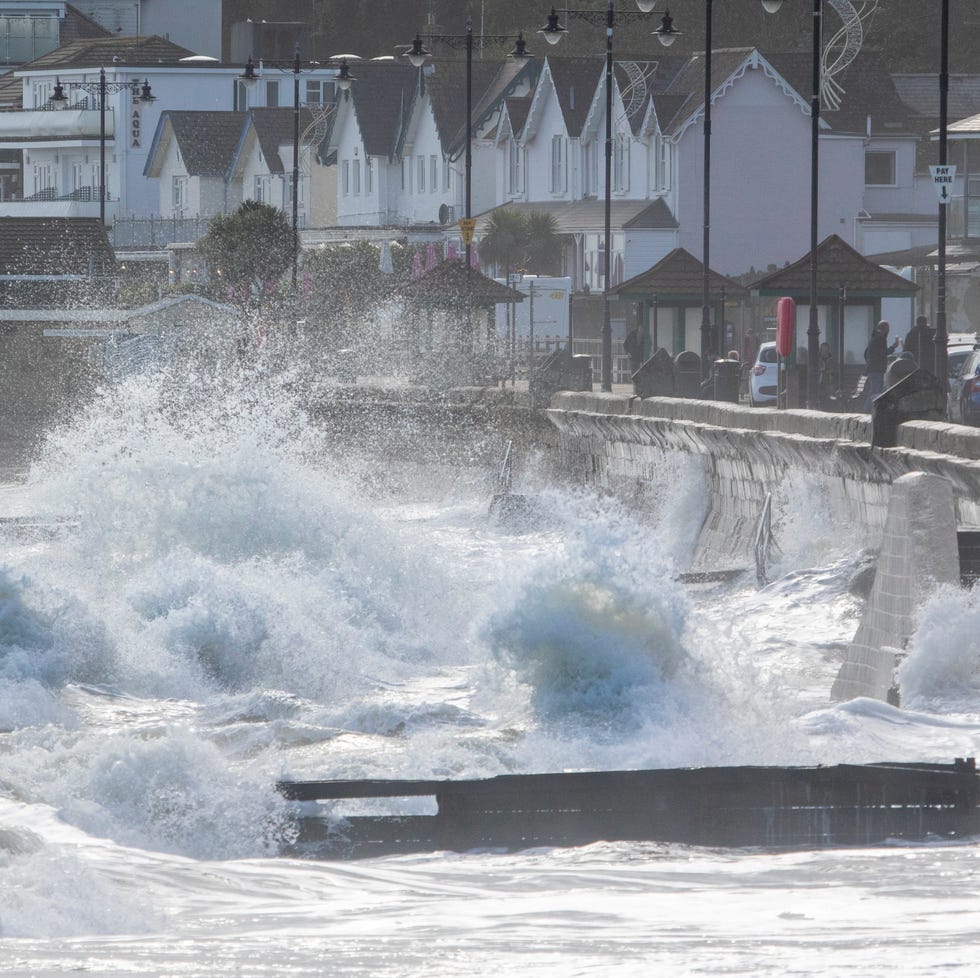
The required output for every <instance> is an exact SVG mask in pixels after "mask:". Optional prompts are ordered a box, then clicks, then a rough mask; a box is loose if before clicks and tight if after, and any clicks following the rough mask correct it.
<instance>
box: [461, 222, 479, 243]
mask: <svg viewBox="0 0 980 978" xmlns="http://www.w3.org/2000/svg"><path fill="white" fill-rule="evenodd" d="M459 230H460V232H461V233H462V235H463V244H464V245H468V244H473V232H474V231H475V230H476V218H475V217H461V218H460V219H459Z"/></svg>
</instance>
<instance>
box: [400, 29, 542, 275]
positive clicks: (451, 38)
mask: <svg viewBox="0 0 980 978" xmlns="http://www.w3.org/2000/svg"><path fill="white" fill-rule="evenodd" d="M512 36H513V35H507V34H481V35H480V36H479V38H478V39H474V36H473V18H472V17H467V18H466V33H465V34H431V35H429V41H430V42H432V41H441V42H443V43H445V44H448V45H449V46H450V47H454V48H455V47H458V46H459V45H460V44H462V45H463V47H464V48H465V49H466V140H465V146H464V149H463V152H464V163H463V185H464V192H463V208H464V212H465V213H464V218H465V221H466V224H465V225H464V226H463V247H464V249H465V262H466V275H467V281H469V274H470V264H471V259H472V256H473V250H472V249H473V48H474V45H476V46H479V47H481V48H482V47H485V46H486V45H487V44H500V43H503V42H507V41H509V40H510V39H511V37H512ZM429 56H430V55H429V52H428V51H427V50H426V49H425V47H424V46H423V45H422V38H421V36H420V35H419V34H416V35H415V40H414V41H412V45H411V47H410V48H409V49H408V51H406V52H405V55H404V57H406V58H408V60H409V61H411V63H412V64H413V65H414V66H415V67H416V68H421V67H422V65H424V64H425V60H426V58H428V57H429ZM508 57H510V58H512V59H513V60H514V61H515V62H516V63H518V64H523V63H524V62H526V61H527V60H528V59H529V58H530V57H531V55H530V54H528V52H527V50H526V45H525V42H524V35H523V34H518V36H517V41H516V42H515V44H514V50H513V51H511V53H510V54H509V55H508ZM457 159H458V157H457Z"/></svg>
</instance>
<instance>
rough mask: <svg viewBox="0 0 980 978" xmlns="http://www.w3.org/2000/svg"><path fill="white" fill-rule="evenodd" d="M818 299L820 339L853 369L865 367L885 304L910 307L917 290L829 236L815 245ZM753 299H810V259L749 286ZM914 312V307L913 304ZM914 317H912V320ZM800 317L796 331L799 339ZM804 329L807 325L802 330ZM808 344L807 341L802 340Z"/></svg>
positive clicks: (899, 330) (801, 302)
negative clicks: (891, 300) (866, 353)
mask: <svg viewBox="0 0 980 978" xmlns="http://www.w3.org/2000/svg"><path fill="white" fill-rule="evenodd" d="M816 265H817V301H818V310H817V311H818V318H819V321H820V324H821V334H822V335H821V339H822V340H827V341H828V342H829V343H830V346H831V349H832V350H833V351H834V353H835V354H837V355H840V350H841V347H843V357H842V360H843V362H844V364H845V367H846V366H847V365H851V366H853V367H855V368H857V367H859V366H863V364H864V349H865V347H866V346H867V345H868V340H869V338H870V336H871V330H872V329H873V328H874V325H875V324H876V323H877V322H878V321H879V320H880V319H881V318H882V315H883V313H882V301H883V300H884V299H886V298H895V299H903V300H906V302H908V303H909V304H910V303H911V300H912V299H913V298H914V297H915V294H916V293H917V292H918V290H919V287H918V286H917V285H916V284H915V283H914V282H910V281H909V280H908V279H906V278H903V277H902V276H901V275H897V274H896V273H895V272H893V271H890V270H889V269H887V268H882V266H881V265H879V264H877V263H876V262H873V261H871V260H869V259H868V258H865V257H864V256H863V255H862V254H860V252H858V251H856V250H855V249H854V248H852V247H851V246H850V245H849V244H848V243H847V242H846V241H844V240H843V239H842V238H840V237H839V236H838V235H836V234H832V235H830V236H829V237H827V238H825V239H824V240H823V241H821V242H820V244H819V245H818V247H817V254H816ZM749 289H750V290H751V292H752V294H753V295H757V296H760V297H763V298H766V297H768V298H770V299H775V298H777V297H782V296H788V297H789V298H791V299H794V300H795V301H796V303H797V306H798V307H799V306H802V305H808V304H809V301H810V255H809V252H808V253H807V254H805V255H804V256H803V257H802V258H800V259H799V260H798V261H795V262H793V263H792V264H791V265H787V266H786V267H785V268H781V269H780V270H779V271H776V272H771V273H770V274H768V275H764V276H763V277H762V278H759V279H757V280H756V281H754V282H752V283H751V284H750V285H749ZM910 308H911V306H910ZM910 318H911V316H910ZM799 323H800V316H799V314H798V315H797V331H798V336H801V335H802V333H801V327H800V325H799ZM897 327H898V328H896V330H895V333H896V335H904V333H905V328H904V324H897ZM803 328H804V329H805V328H806V327H805V325H804V327H803ZM801 342H805V340H801Z"/></svg>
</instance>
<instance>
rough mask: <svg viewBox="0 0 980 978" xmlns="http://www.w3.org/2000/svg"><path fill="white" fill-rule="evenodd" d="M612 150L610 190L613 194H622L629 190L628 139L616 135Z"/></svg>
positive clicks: (623, 135)
mask: <svg viewBox="0 0 980 978" xmlns="http://www.w3.org/2000/svg"><path fill="white" fill-rule="evenodd" d="M612 149H613V153H612V155H613V172H612V189H613V191H614V192H615V193H618V194H624V193H627V192H628V191H629V189H630V146H629V137H628V136H627V135H626V134H625V133H618V134H617V135H616V138H615V139H614V140H613V147H612Z"/></svg>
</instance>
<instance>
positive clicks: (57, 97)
mask: <svg viewBox="0 0 980 978" xmlns="http://www.w3.org/2000/svg"><path fill="white" fill-rule="evenodd" d="M65 88H68V89H69V90H71V89H78V90H80V91H83V92H87V93H88V94H89V95H97V96H98V99H99V220H100V221H101V222H102V223H103V224H105V200H106V185H105V101H106V96H107V95H108V94H109V93H110V92H113V93H115V92H125V91H129V92H130V94H131V95H132V98H133V100H134V101H138V102H143V103H144V104H149V103H150V102H154V101H156V96H155V95H154V94H153V93H152V92H151V91H150V82H149V79H145V80H144V81H143V84H142V85H140V83H139V81H138V80H137V79H135V78H134V79H133V80H132V81H125V82H121V81H106V77H105V68H100V69H99V80H98V81H97V82H87V81H81V82H66V83H65V84H64V85H63V84H62V83H61V79H60V78H57V77H56V78H55V83H54V92H53V94H52V95H51V98H50V99H49V100H48V101H50V102H51V103H52V104H53V105H55V106H57V107H58V108H64V107H65V106H66V105H67V104H68V96H67V95H66V94H65ZM115 137H116V127H115V126H113V139H115Z"/></svg>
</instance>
